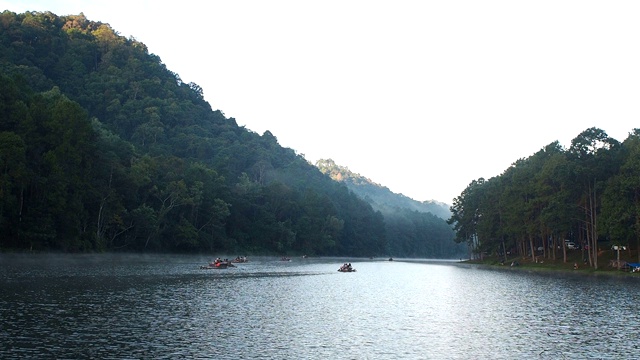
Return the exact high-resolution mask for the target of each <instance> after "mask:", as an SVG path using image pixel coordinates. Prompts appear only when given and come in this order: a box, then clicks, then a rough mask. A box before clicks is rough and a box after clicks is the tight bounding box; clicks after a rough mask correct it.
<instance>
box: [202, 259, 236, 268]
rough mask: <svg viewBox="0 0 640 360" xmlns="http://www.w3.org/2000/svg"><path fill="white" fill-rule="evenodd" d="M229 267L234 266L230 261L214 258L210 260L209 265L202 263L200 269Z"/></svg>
mask: <svg viewBox="0 0 640 360" xmlns="http://www.w3.org/2000/svg"><path fill="white" fill-rule="evenodd" d="M229 267H236V266H235V265H233V264H232V263H231V261H229V260H227V259H224V260H221V259H220V258H217V259H215V260H214V261H213V262H210V263H209V265H202V266H200V269H227V268H229Z"/></svg>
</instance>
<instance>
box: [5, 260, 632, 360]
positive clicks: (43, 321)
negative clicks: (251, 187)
mask: <svg viewBox="0 0 640 360" xmlns="http://www.w3.org/2000/svg"><path fill="white" fill-rule="evenodd" d="M208 260H210V259H207V258H202V257H185V256H175V257H160V256H152V257H122V256H112V255H100V256H61V257H57V258H53V257H45V256H30V257H24V256H18V257H16V256H8V255H2V256H0V286H1V289H2V292H1V294H0V319H1V320H2V322H1V325H0V358H2V359H26V358H34V359H78V358H92V359H211V358H216V357H224V358H233V359H636V358H637V357H638V354H640V278H632V279H628V278H627V279H618V278H609V277H589V276H563V277H560V276H557V275H548V274H547V275H541V274H535V273H527V272H521V271H518V272H514V271H509V270H506V271H496V270H486V269H480V268H475V267H467V266H459V265H456V264H454V263H428V262H401V261H394V262H388V261H369V260H357V259H301V258H294V259H293V260H292V261H291V262H281V261H278V260H277V259H276V258H255V259H251V261H250V262H249V263H246V264H238V266H237V267H236V268H231V269H226V270H201V269H199V266H200V265H204V264H206V263H207V261H208ZM344 261H351V262H352V263H353V266H354V267H355V268H356V269H357V272H355V273H340V272H337V271H336V270H337V268H338V266H339V265H340V264H341V263H342V262H344Z"/></svg>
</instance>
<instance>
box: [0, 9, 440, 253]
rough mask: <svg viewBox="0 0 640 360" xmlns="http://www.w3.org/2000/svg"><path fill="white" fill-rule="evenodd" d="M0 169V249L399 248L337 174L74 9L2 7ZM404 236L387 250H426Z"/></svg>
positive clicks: (331, 250) (261, 250)
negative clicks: (231, 113) (242, 120)
mask: <svg viewBox="0 0 640 360" xmlns="http://www.w3.org/2000/svg"><path fill="white" fill-rule="evenodd" d="M0 166H1V173H0V174H1V177H0V232H1V233H2V236H1V237H0V249H17V250H25V249H28V250H34V251H41V250H57V251H165V252H166V251H170V252H175V251H180V252H218V253H220V252H226V253H242V254H251V253H273V254H286V253H303V254H309V255H352V256H375V255H383V256H387V255H389V254H390V251H391V249H393V248H395V245H394V242H395V241H396V240H395V239H390V238H388V237H387V236H386V233H385V219H384V217H383V215H382V214H381V213H380V212H379V211H375V210H374V209H373V208H372V207H371V206H370V205H369V204H368V203H366V202H365V201H363V200H361V199H359V198H358V197H357V196H356V195H355V194H353V193H352V192H350V191H349V190H348V189H347V187H345V186H344V185H343V184H340V183H338V182H334V181H332V180H331V179H330V178H329V177H328V176H326V175H324V174H322V173H321V172H320V171H319V170H318V169H317V168H316V167H314V166H313V165H312V164H309V163H308V162H307V161H306V160H305V159H304V158H303V157H302V156H300V155H298V154H297V153H296V152H295V151H294V150H292V149H288V148H283V147H281V146H280V145H279V144H278V141H277V138H276V137H275V136H274V135H273V134H271V133H270V132H269V131H267V132H265V133H264V134H262V135H258V134H256V133H254V132H252V131H250V130H248V129H245V128H244V127H240V126H238V125H237V124H236V122H235V120H234V119H233V118H227V117H225V115H224V114H223V113H222V112H221V111H219V110H215V111H214V110H212V108H211V107H210V105H209V103H207V102H206V101H205V100H204V98H203V89H201V88H200V86H198V85H197V84H195V83H188V84H186V83H184V82H183V81H182V80H181V79H180V77H179V75H178V74H176V73H174V72H172V71H171V70H169V69H167V68H166V67H165V65H164V64H163V63H162V62H161V60H160V57H159V56H157V55H155V54H151V53H149V52H148V49H147V48H146V46H145V45H144V44H142V43H140V42H138V41H136V40H135V39H133V38H129V39H127V38H124V37H122V36H120V35H119V34H118V33H117V31H115V30H114V29H112V28H111V27H110V26H109V25H108V24H105V23H101V22H96V21H90V20H89V19H86V18H85V16H84V15H82V14H80V15H74V16H57V15H55V14H52V13H49V12H46V13H37V12H33V13H29V12H28V13H24V14H15V13H12V12H9V11H5V12H3V13H2V14H1V15H0ZM412 246H413V247H414V248H410V249H407V251H406V252H405V253H403V254H394V255H395V256H402V255H405V254H416V255H421V256H425V257H427V256H429V257H430V255H431V254H429V253H426V251H427V250H426V249H428V247H429V246H428V245H427V244H426V243H420V244H412ZM418 249H419V250H418Z"/></svg>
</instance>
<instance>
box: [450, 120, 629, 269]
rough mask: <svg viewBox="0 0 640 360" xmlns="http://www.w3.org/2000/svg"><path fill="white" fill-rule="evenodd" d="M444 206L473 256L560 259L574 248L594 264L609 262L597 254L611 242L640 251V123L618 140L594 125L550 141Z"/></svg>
mask: <svg viewBox="0 0 640 360" xmlns="http://www.w3.org/2000/svg"><path fill="white" fill-rule="evenodd" d="M451 209H452V213H453V215H452V217H451V218H450V220H449V222H450V223H451V224H453V225H454V226H455V228H456V229H457V235H456V236H457V237H456V240H457V241H459V242H463V243H467V244H468V245H469V246H470V247H471V248H472V249H473V251H474V253H475V254H476V255H478V256H482V254H488V253H496V252H497V253H499V254H505V253H510V254H519V255H521V256H526V257H529V258H531V260H532V261H535V260H536V257H538V258H540V259H544V258H549V259H556V258H557V259H564V260H565V261H566V258H567V257H566V255H567V251H581V252H582V253H583V258H584V259H585V262H587V263H588V264H589V265H590V266H591V267H593V268H596V269H597V268H598V267H605V266H608V264H599V263H598V257H599V255H601V253H602V251H606V250H609V251H610V249H611V247H612V246H616V245H617V246H623V247H624V249H625V250H623V254H622V255H621V256H623V257H625V258H631V257H634V256H636V255H635V254H640V253H639V252H638V247H639V246H640V130H639V129H633V130H631V132H630V134H629V136H628V137H627V139H625V140H624V141H623V142H622V143H621V142H619V141H617V140H616V139H613V138H611V137H609V136H608V135H607V133H606V132H605V131H603V130H601V129H598V128H589V129H586V130H585V131H583V132H582V133H580V134H579V135H578V136H577V137H576V138H574V139H573V140H572V141H571V146H570V147H569V148H563V147H562V146H560V145H559V143H558V142H554V143H551V144H549V145H547V146H545V147H543V148H542V149H540V151H538V152H537V153H535V154H533V155H531V156H530V157H528V158H526V159H520V160H518V161H516V162H515V163H514V164H513V165H512V166H511V167H509V168H508V169H506V170H505V171H504V172H503V173H502V174H501V175H500V176H496V177H494V178H491V179H488V180H486V179H482V178H480V179H478V180H474V181H473V182H471V183H470V184H469V186H467V188H466V189H465V190H464V191H463V192H462V194H461V195H460V196H458V197H457V198H456V199H455V201H454V204H453V206H452V208H451ZM565 240H567V241H565ZM569 242H571V243H572V244H574V245H571V247H572V248H569V247H568V246H567V244H568V243H569ZM575 248H578V249H575ZM638 256H640V255H638ZM638 260H640V258H639V259H638Z"/></svg>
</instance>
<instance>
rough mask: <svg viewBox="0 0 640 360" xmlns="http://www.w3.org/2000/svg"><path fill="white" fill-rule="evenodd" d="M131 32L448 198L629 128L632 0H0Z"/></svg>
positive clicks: (262, 109)
mask: <svg viewBox="0 0 640 360" xmlns="http://www.w3.org/2000/svg"><path fill="white" fill-rule="evenodd" d="M0 9H2V10H4V9H6V10H11V11H14V12H18V13H21V12H24V11H27V10H29V11H47V10H48V11H52V12H54V13H56V14H57V15H69V14H79V13H80V12H83V13H84V14H85V15H86V16H87V18H89V20H94V21H101V22H105V23H109V24H110V25H111V26H112V27H113V28H114V29H115V30H116V31H118V32H119V33H120V34H121V35H123V36H126V37H129V36H133V37H135V38H136V39H137V40H139V41H141V42H143V43H145V44H146V45H147V46H148V48H149V51H150V52H151V53H154V54H156V55H158V56H160V58H161V59H162V61H163V63H165V64H166V66H167V67H168V68H169V69H170V70H172V71H174V72H176V73H177V74H178V75H180V77H181V78H182V80H183V81H185V82H195V83H197V84H199V85H200V86H201V87H202V88H203V89H204V95H205V98H206V100H207V101H208V102H209V103H210V104H211V106H212V107H213V108H214V109H219V110H221V111H223V112H224V114H225V115H226V116H227V117H233V118H235V119H236V121H237V122H238V124H239V125H244V126H246V128H247V129H249V130H252V131H254V132H257V133H259V134H262V133H263V132H264V131H265V130H269V131H271V132H272V133H273V135H275V136H276V137H277V138H278V141H279V143H280V144H281V145H282V146H285V147H289V148H292V149H294V150H296V151H297V152H298V153H300V154H304V155H305V157H306V159H307V160H309V161H310V162H312V163H315V161H316V160H318V159H329V158H331V159H333V160H334V161H335V162H336V163H337V164H339V165H342V166H346V167H348V168H349V169H351V171H353V172H355V173H359V174H360V175H362V176H365V177H367V178H370V179H371V180H372V181H374V182H376V183H379V184H382V185H384V186H387V187H388V188H390V189H391V191H393V192H396V193H402V194H404V195H407V196H409V197H411V198H413V199H415V200H420V201H422V200H431V199H433V200H438V201H442V202H445V203H448V204H451V203H452V201H453V198H455V197H456V196H458V195H460V193H461V192H462V191H463V190H464V189H465V187H466V186H467V185H468V184H469V183H470V182H471V181H472V180H474V179H478V178H480V177H484V178H490V177H493V176H496V175H499V174H500V173H502V172H503V171H504V170H505V169H507V168H508V167H509V166H510V165H511V164H512V163H513V162H515V161H516V160H517V159H519V158H524V157H528V156H530V155H532V154H533V153H535V152H536V151H538V150H539V149H541V148H542V147H544V146H545V145H547V144H549V143H551V142H553V141H556V140H558V141H560V143H561V144H562V145H563V146H565V147H567V146H569V145H570V142H571V140H572V139H573V138H575V137H576V136H577V135H578V134H579V133H580V132H582V131H583V130H585V129H587V128H589V127H593V126H595V127H598V128H601V129H603V130H605V131H606V132H607V133H608V134H609V136H611V137H613V138H615V139H617V140H619V141H623V140H624V139H625V138H626V137H627V135H628V133H629V132H630V131H631V130H632V129H633V128H636V127H640V122H639V121H638V119H639V115H640V96H639V95H640V94H639V93H640V21H639V20H638V19H640V1H611V0H609V1H588V0H582V1H562V0H554V1H545V0H537V1H517V0H505V1H491V0H489V1H482V0H469V1H464V0H441V1H428V0H423V1H403V0H393V1H375V0H365V1H349V0H340V1H334V0H322V1H304V0H292V1H281V0H269V1H243V0H229V1H215V0H213V1H193V0H182V1H171V2H168V1H166V2H165V1H136V0H127V1H122V0H110V1H89V0H75V1H74V0H59V1H55V0H47V1H38V0H15V1H6V0H0Z"/></svg>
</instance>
